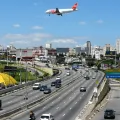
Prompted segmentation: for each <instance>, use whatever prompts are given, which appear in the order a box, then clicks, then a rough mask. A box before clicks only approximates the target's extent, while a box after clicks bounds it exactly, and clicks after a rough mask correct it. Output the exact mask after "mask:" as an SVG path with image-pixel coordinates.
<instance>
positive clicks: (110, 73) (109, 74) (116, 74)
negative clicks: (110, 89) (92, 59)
mask: <svg viewBox="0 0 120 120" xmlns="http://www.w3.org/2000/svg"><path fill="white" fill-rule="evenodd" d="M106 78H120V69H116V70H114V69H109V70H107V71H106Z"/></svg>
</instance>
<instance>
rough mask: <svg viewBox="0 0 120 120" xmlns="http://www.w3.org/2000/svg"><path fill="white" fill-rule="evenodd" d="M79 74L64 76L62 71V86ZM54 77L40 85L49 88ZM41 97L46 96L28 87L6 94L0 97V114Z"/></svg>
mask: <svg viewBox="0 0 120 120" xmlns="http://www.w3.org/2000/svg"><path fill="white" fill-rule="evenodd" d="M79 74H80V73H79V72H75V71H72V70H71V76H72V77H71V76H66V71H65V70H63V72H62V74H61V75H60V77H61V80H62V85H65V84H67V83H68V82H69V81H72V80H73V78H76V77H79V76H80V75H79ZM55 78H56V77H54V78H51V79H49V80H47V81H42V82H41V84H44V85H47V86H48V87H50V85H51V82H52V81H54V80H55ZM51 89H52V91H53V90H55V89H57V88H55V87H52V88H51ZM25 95H26V96H28V100H24V97H25ZM42 96H47V95H44V93H43V92H42V91H39V90H33V89H32V86H28V87H26V89H22V90H19V91H17V92H15V93H11V94H8V95H6V96H3V97H0V99H1V100H2V109H3V110H2V111H0V114H2V113H4V112H7V111H10V110H12V109H14V108H16V107H20V106H22V105H25V104H26V102H27V103H29V102H32V101H35V100H36V99H40V98H41V97H42Z"/></svg>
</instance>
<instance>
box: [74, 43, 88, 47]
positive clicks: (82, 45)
mask: <svg viewBox="0 0 120 120" xmlns="http://www.w3.org/2000/svg"><path fill="white" fill-rule="evenodd" d="M76 47H83V48H84V47H87V43H84V44H80V45H77V46H76Z"/></svg>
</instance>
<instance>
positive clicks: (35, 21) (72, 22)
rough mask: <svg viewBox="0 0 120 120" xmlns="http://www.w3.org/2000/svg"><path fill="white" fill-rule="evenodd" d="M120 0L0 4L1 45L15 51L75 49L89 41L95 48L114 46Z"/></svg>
mask: <svg viewBox="0 0 120 120" xmlns="http://www.w3.org/2000/svg"><path fill="white" fill-rule="evenodd" d="M76 2H78V4H79V6H78V11H76V12H73V13H69V14H63V16H62V17H61V16H57V15H51V16H49V15H47V14H45V11H46V10H47V9H51V8H52V9H54V8H56V7H58V8H71V7H72V6H73V5H74V3H76ZM119 5H120V0H69V1H68V0H66V1H65V0H59V1H57V2H56V0H1V3H0V44H1V45H4V46H7V45H10V44H13V45H14V46H16V48H26V47H34V46H40V45H43V46H45V44H46V43H52V45H53V47H54V48H56V47H75V46H76V45H84V43H86V41H87V40H89V41H91V43H92V45H100V46H104V45H105V44H107V43H110V44H111V45H115V42H116V39H117V38H119V37H120V30H119V29H120V16H119V11H120V7H119Z"/></svg>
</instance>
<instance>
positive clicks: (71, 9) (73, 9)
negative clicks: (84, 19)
mask: <svg viewBox="0 0 120 120" xmlns="http://www.w3.org/2000/svg"><path fill="white" fill-rule="evenodd" d="M77 6H78V3H75V4H74V5H73V6H72V8H68V9H58V8H56V9H49V10H47V11H46V12H45V13H46V14H49V16H50V14H56V15H61V16H62V14H64V13H70V12H74V11H77V10H78V9H77Z"/></svg>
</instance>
